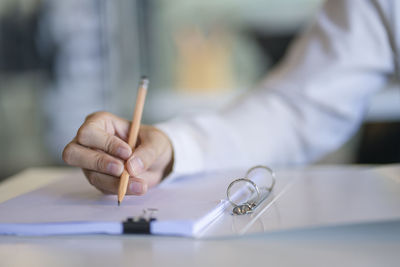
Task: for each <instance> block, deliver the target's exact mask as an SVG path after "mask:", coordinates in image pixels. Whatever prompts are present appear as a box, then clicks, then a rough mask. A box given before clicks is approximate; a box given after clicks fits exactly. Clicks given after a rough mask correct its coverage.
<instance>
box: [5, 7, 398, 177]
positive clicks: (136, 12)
mask: <svg viewBox="0 0 400 267" xmlns="http://www.w3.org/2000/svg"><path fill="white" fill-rule="evenodd" d="M321 2H322V1H321V0H253V1H234V0H219V1H212V0H201V1H198V0H175V1H167V0H118V1H108V0H68V1H65V0H1V1H0V180H1V179H4V178H5V177H8V176H10V175H12V174H14V173H16V172H18V171H20V170H22V169H24V168H26V167H30V166H47V165H60V164H62V161H61V152H62V149H63V147H64V146H65V145H66V144H67V143H68V142H69V141H70V140H71V139H72V137H73V136H74V135H75V133H76V130H77V129H78V127H79V126H80V125H81V123H82V122H83V120H84V118H85V116H86V115H88V114H89V113H92V112H94V111H98V110H106V111H110V112H113V113H116V114H118V115H120V116H123V117H125V118H130V116H131V113H132V111H133V106H134V101H135V94H136V87H137V83H138V80H139V77H140V76H141V75H142V74H146V75H148V76H149V77H150V80H151V90H150V92H149V96H148V99H147V103H146V108H145V112H144V118H143V120H144V123H155V122H159V121H162V120H165V119H168V118H171V117H173V116H174V115H176V114H178V113H182V112H194V111H199V110H202V109H209V108H218V107H220V106H221V105H224V104H225V103H227V102H229V101H230V100H231V99H232V98H234V97H236V96H237V95H238V94H240V93H241V92H243V91H244V90H246V89H249V88H251V87H253V86H254V85H255V84H256V83H257V82H258V81H259V80H260V79H261V78H262V77H263V76H264V75H265V74H266V73H268V71H269V70H270V69H271V67H272V66H273V65H274V64H276V62H277V61H279V59H280V58H281V57H282V55H283V54H284V52H285V50H286V48H287V46H288V44H289V42H290V41H291V40H292V39H293V38H294V37H295V36H296V34H298V32H299V31H300V30H301V29H302V28H304V27H305V26H306V25H307V23H309V22H310V21H311V20H312V18H313V14H314V13H315V12H317V11H318V9H319V8H320V6H321ZM399 92H400V90H399V89H398V88H397V86H396V85H393V86H390V87H389V88H385V89H384V90H382V91H381V93H380V94H379V95H377V96H376V97H375V98H374V99H373V100H372V102H371V104H370V110H369V113H368V115H367V118H366V121H365V123H364V126H363V127H362V129H361V130H360V132H359V133H357V134H356V135H355V136H354V138H352V139H351V140H350V141H349V142H348V143H347V144H346V145H344V146H343V147H342V148H341V149H340V150H339V151H336V152H335V153H332V154H331V155H328V156H327V157H326V158H324V159H323V160H321V162H319V163H386V162H396V161H397V162H399V161H400V159H399V152H400V145H399V143H400V127H399V121H400V95H399Z"/></svg>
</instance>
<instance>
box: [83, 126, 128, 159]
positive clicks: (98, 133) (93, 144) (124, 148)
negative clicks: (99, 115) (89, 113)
mask: <svg viewBox="0 0 400 267" xmlns="http://www.w3.org/2000/svg"><path fill="white" fill-rule="evenodd" d="M76 140H77V142H78V143H79V144H81V145H83V146H86V147H90V148H94V149H100V150H102V151H104V152H106V153H108V154H110V155H113V156H116V157H119V158H121V159H125V160H126V159H128V158H129V156H130V155H131V153H132V149H131V148H130V147H129V145H128V144H127V143H126V142H124V141H123V140H122V139H120V138H118V137H117V136H115V135H113V134H109V133H107V132H106V130H104V129H102V128H100V127H99V126H98V125H97V124H96V123H94V122H88V123H84V124H83V125H82V127H81V128H80V129H79V130H78V134H77V136H76Z"/></svg>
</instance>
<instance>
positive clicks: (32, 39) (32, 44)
mask: <svg viewBox="0 0 400 267" xmlns="http://www.w3.org/2000/svg"><path fill="white" fill-rule="evenodd" d="M42 12H43V9H42V6H41V5H38V6H37V8H36V9H35V10H33V11H32V12H29V13H25V14H24V13H23V12H22V11H21V10H20V8H18V6H17V5H16V4H15V5H12V6H11V7H10V8H9V9H8V10H7V12H5V13H4V14H3V15H2V16H0V72H3V73H19V72H24V71H31V70H45V71H47V72H48V73H50V72H51V69H52V65H53V61H54V60H53V59H54V55H55V50H54V49H46V53H42V52H41V51H43V50H41V49H40V47H39V46H40V45H39V43H40V40H39V38H38V36H39V28H40V27H39V21H40V17H41V16H42Z"/></svg>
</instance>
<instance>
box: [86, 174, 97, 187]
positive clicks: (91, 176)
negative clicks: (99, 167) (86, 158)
mask: <svg viewBox="0 0 400 267" xmlns="http://www.w3.org/2000/svg"><path fill="white" fill-rule="evenodd" d="M95 176H96V175H95V173H94V172H89V173H88V174H87V175H86V178H87V179H88V181H89V184H91V185H93V186H94V185H95V181H96V178H95Z"/></svg>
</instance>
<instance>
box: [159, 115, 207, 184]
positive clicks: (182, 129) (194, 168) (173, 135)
mask: <svg viewBox="0 0 400 267" xmlns="http://www.w3.org/2000/svg"><path fill="white" fill-rule="evenodd" d="M154 126H155V127H156V128H158V129H159V130H161V131H162V132H164V133H165V134H166V135H167V136H168V138H169V139H170V141H171V143H172V147H173V155H174V163H173V166H172V172H171V173H170V174H169V175H168V176H167V177H166V178H165V179H164V180H165V181H168V182H170V181H172V180H175V179H177V178H179V177H181V176H183V175H189V174H193V173H197V172H200V171H202V170H204V150H203V149H202V146H201V141H202V139H201V136H200V134H199V130H196V127H195V126H194V125H192V124H191V123H190V121H185V120H183V119H174V120H170V121H167V122H163V123H158V124H155V125H154Z"/></svg>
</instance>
